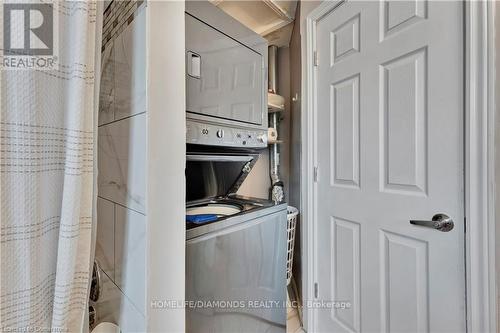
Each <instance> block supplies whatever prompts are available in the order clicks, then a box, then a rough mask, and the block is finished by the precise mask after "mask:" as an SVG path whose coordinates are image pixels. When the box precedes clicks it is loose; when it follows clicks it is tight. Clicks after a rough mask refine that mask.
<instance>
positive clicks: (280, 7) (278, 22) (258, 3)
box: [210, 0, 297, 47]
mask: <svg viewBox="0 0 500 333" xmlns="http://www.w3.org/2000/svg"><path fill="white" fill-rule="evenodd" d="M210 2H211V3H212V4H213V5H215V6H217V7H219V8H220V9H222V10H223V11H225V12H226V13H227V14H229V15H231V16H232V17H234V18H235V19H236V20H238V21H240V22H241V23H242V24H244V25H245V26H247V27H248V28H250V29H252V30H253V31H255V32H256V33H258V34H259V35H261V36H263V37H264V38H266V39H267V40H268V41H269V44H270V45H277V46H279V47H281V46H288V44H289V43H290V36H291V35H292V28H293V20H294V18H295V10H296V8H297V0H292V1H281V0H254V1H244V0H243V1H235V0H210Z"/></svg>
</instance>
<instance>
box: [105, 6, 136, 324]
mask: <svg viewBox="0 0 500 333" xmlns="http://www.w3.org/2000/svg"><path fill="white" fill-rule="evenodd" d="M144 7H145V2H143V1H118V0H115V1H112V2H111V4H110V5H109V7H108V8H107V9H106V10H105V13H104V30H103V48H102V51H103V52H102V59H101V62H102V68H101V91H100V107H99V129H98V200H97V241H96V260H98V261H99V263H100V265H101V269H102V271H103V273H104V274H101V275H102V281H103V293H102V296H101V298H100V300H99V301H98V302H97V304H96V311H97V322H101V321H111V322H114V323H116V324H118V325H119V326H120V328H121V330H122V332H144V331H145V328H146V323H145V314H146V308H145V306H146V305H145V299H146V296H145V291H146V290H145V278H146V277H145V273H146V267H145V262H146V253H145V251H146V216H145V204H146V201H145V200H146V198H145V190H146V185H145V184H146V164H145V161H146V155H145V154H146V74H145V72H146V45H145V40H146V21H145V10H144V9H145V8H144Z"/></svg>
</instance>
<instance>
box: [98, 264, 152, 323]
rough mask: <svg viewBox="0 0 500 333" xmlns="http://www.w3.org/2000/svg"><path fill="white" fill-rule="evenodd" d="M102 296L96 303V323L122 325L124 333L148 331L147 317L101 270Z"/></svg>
mask: <svg viewBox="0 0 500 333" xmlns="http://www.w3.org/2000/svg"><path fill="white" fill-rule="evenodd" d="M101 286H102V293H101V297H100V298H99V300H98V301H97V302H91V305H94V307H95V309H96V314H97V321H96V324H98V323H101V322H105V321H107V322H111V323H114V324H116V325H118V326H119V327H120V330H121V332H122V333H128V332H136V333H137V332H146V319H145V317H144V315H142V314H141V313H140V312H139V311H138V310H137V309H136V308H135V307H134V305H133V304H132V302H131V301H130V300H129V299H128V298H127V297H126V296H125V295H124V294H123V293H122V292H121V291H120V289H118V287H117V286H116V285H115V284H114V283H113V282H112V281H111V280H110V279H109V278H108V277H107V276H106V274H102V272H101Z"/></svg>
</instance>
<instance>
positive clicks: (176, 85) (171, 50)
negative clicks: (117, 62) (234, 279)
mask: <svg viewBox="0 0 500 333" xmlns="http://www.w3.org/2000/svg"><path fill="white" fill-rule="evenodd" d="M146 44H147V50H148V52H147V54H148V57H147V59H148V61H147V63H148V68H147V74H148V86H147V88H148V97H147V103H148V119H147V128H148V131H147V142H148V151H147V206H146V215H147V216H148V229H147V240H148V247H147V254H146V256H147V275H146V276H147V277H146V281H147V282H146V283H147V301H146V308H147V313H146V320H147V331H148V332H184V330H185V317H184V310H183V309H161V308H160V309H158V308H152V307H151V306H150V304H151V303H150V302H151V301H153V300H175V301H183V300H184V297H185V281H184V274H185V273H184V272H185V239H186V235H185V201H184V197H185V178H184V168H185V159H186V157H185V153H186V152H185V136H186V133H185V128H186V125H185V82H184V80H185V73H184V71H185V66H184V52H185V50H184V48H185V41H184V2H180V1H148V6H147V41H146Z"/></svg>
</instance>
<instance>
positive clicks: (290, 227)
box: [286, 206, 299, 285]
mask: <svg viewBox="0 0 500 333" xmlns="http://www.w3.org/2000/svg"><path fill="white" fill-rule="evenodd" d="M297 215H299V210H298V209H297V208H295V207H292V206H288V208H287V223H286V234H287V256H286V285H289V284H290V281H291V280H292V264H293V246H294V244H295V227H296V225H297Z"/></svg>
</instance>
